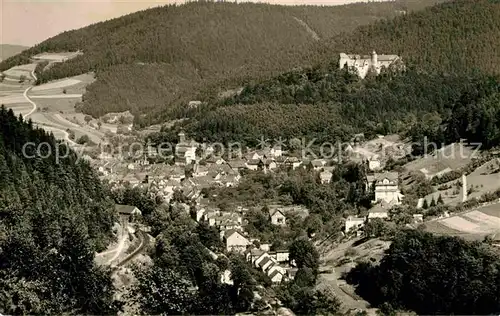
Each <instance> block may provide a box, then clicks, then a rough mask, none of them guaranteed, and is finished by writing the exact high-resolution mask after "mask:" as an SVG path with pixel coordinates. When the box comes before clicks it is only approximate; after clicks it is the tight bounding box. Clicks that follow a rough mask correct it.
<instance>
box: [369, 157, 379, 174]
mask: <svg viewBox="0 0 500 316" xmlns="http://www.w3.org/2000/svg"><path fill="white" fill-rule="evenodd" d="M368 169H370V170H372V171H376V170H380V169H381V164H380V160H379V159H378V158H377V157H376V156H372V157H371V158H370V160H369V161H368Z"/></svg>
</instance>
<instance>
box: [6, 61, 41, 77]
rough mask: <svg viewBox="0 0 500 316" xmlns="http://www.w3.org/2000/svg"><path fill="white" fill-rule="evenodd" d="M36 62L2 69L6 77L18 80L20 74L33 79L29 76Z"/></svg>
mask: <svg viewBox="0 0 500 316" xmlns="http://www.w3.org/2000/svg"><path fill="white" fill-rule="evenodd" d="M35 68H36V63H32V64H26V65H20V66H15V67H12V68H10V69H9V70H6V71H4V72H3V73H4V74H5V76H7V77H6V79H9V78H10V79H16V80H19V78H20V77H21V76H23V75H24V76H26V78H27V79H34V78H33V77H32V76H31V72H32V71H33V70H35Z"/></svg>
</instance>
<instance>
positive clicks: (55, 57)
mask: <svg viewBox="0 0 500 316" xmlns="http://www.w3.org/2000/svg"><path fill="white" fill-rule="evenodd" d="M80 54H81V53H80V52H61V53H42V54H38V55H35V56H33V59H37V60H47V61H51V62H63V61H66V60H69V59H71V58H75V57H76V56H78V55H80Z"/></svg>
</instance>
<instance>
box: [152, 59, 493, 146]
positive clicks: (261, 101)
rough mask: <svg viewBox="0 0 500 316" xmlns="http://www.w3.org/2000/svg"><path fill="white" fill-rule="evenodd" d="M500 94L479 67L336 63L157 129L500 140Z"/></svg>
mask: <svg viewBox="0 0 500 316" xmlns="http://www.w3.org/2000/svg"><path fill="white" fill-rule="evenodd" d="M499 96H500V79H499V78H498V77H495V76H489V75H484V74H482V73H479V72H478V73H474V74H468V75H465V74H453V75H442V74H438V73H425V72H421V71H417V70H412V69H409V70H407V71H404V72H400V71H392V70H388V71H386V72H384V73H382V74H381V75H379V76H368V77H367V78H365V79H364V80H361V79H359V78H358V77H357V76H355V75H352V74H349V73H348V72H347V71H345V70H339V69H337V68H336V66H335V65H332V66H330V67H326V68H314V69H303V70H295V71H291V72H288V73H284V74H282V75H280V76H278V77H276V78H273V79H271V80H267V81H264V82H262V83H259V84H255V85H248V86H246V87H245V89H244V90H243V91H242V92H241V94H240V95H238V96H234V97H231V98H227V99H225V100H223V101H221V102H220V103H213V104H211V105H207V106H205V107H202V108H199V109H197V110H196V111H193V113H192V114H191V115H193V119H191V120H189V121H185V122H183V123H180V124H178V125H177V126H176V127H174V129H173V130H170V129H165V130H164V131H163V132H162V133H160V134H159V135H156V136H157V137H159V138H163V139H167V140H168V141H175V139H176V136H175V134H176V132H177V131H178V129H180V128H183V129H185V130H186V131H187V132H188V133H190V134H191V135H192V136H194V137H195V138H197V139H199V140H203V139H208V140H212V141H219V142H220V141H222V142H230V141H239V142H245V143H246V144H247V145H256V143H257V142H258V140H259V139H261V137H264V138H270V139H278V138H280V137H284V139H285V140H290V139H291V138H295V137H298V138H301V137H306V138H307V139H309V141H310V140H312V139H316V141H317V142H325V141H329V142H335V141H336V140H342V141H347V140H349V139H350V138H351V137H352V136H353V134H355V133H361V132H362V133H365V135H366V136H367V137H374V136H375V135H376V134H392V133H399V134H402V135H403V136H410V137H411V138H412V139H413V141H415V142H422V141H423V139H424V136H426V137H428V138H429V141H435V142H436V143H438V144H441V143H449V142H455V141H458V140H459V139H460V138H461V137H462V138H467V139H469V140H471V141H473V142H481V143H483V145H484V148H486V147H492V146H495V145H498V144H500V132H499V131H500V120H499V117H500V115H499V114H500V113H499V110H498V108H499V106H498V103H496V102H498V98H499ZM415 150H419V151H421V150H422V149H421V148H420V149H419V148H415Z"/></svg>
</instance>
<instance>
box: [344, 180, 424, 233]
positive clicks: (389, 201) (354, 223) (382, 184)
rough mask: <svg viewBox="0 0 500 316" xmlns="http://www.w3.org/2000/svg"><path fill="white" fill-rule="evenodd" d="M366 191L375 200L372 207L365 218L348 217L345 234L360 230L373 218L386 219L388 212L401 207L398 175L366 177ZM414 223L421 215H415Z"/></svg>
mask: <svg viewBox="0 0 500 316" xmlns="http://www.w3.org/2000/svg"><path fill="white" fill-rule="evenodd" d="M366 186H367V187H366V189H367V190H368V191H371V192H374V194H375V198H374V200H373V201H372V203H373V207H372V208H371V209H370V210H369V211H368V215H367V216H365V217H355V216H349V217H348V218H347V219H346V221H345V232H346V233H348V232H353V231H358V230H359V229H361V228H362V227H363V226H364V225H365V223H367V222H369V221H370V220H372V219H374V218H380V219H384V220H386V219H388V218H389V210H390V209H391V208H392V207H394V206H396V205H401V203H402V200H403V197H404V196H403V194H401V190H400V189H399V174H398V173H397V172H382V173H375V174H372V175H367V179H366ZM414 219H415V221H416V222H421V221H422V220H423V218H422V215H421V214H415V215H414Z"/></svg>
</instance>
